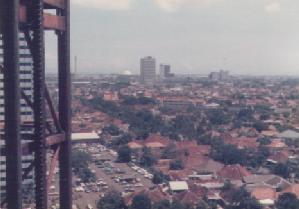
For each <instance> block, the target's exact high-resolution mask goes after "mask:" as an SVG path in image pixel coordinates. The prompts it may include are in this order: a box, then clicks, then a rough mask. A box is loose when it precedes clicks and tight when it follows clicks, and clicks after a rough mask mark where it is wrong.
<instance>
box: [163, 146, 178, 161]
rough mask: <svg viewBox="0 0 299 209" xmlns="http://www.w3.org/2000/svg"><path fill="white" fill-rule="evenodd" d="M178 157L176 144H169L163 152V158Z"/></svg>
mask: <svg viewBox="0 0 299 209" xmlns="http://www.w3.org/2000/svg"><path fill="white" fill-rule="evenodd" d="M175 156H176V146H175V144H174V143H171V144H169V145H168V146H167V147H165V149H164V150H163V152H162V156H161V158H163V159H173V158H175Z"/></svg>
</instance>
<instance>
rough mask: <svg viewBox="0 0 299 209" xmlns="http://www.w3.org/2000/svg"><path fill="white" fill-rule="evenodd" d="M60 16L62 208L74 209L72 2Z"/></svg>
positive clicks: (67, 1) (59, 69) (68, 3)
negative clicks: (71, 70)
mask: <svg viewBox="0 0 299 209" xmlns="http://www.w3.org/2000/svg"><path fill="white" fill-rule="evenodd" d="M64 3H65V7H64V9H63V10H60V11H59V15H62V16H64V17H65V30H64V31H60V32H57V35H58V80H59V84H58V85H59V105H58V106H59V120H60V124H61V127H62V129H63V131H64V132H65V137H66V138H65V139H66V140H65V141H64V142H62V144H61V147H60V153H59V169H60V177H59V188H60V207H61V208H64V209H71V208H72V170H71V162H70V161H71V73H70V1H69V0H65V1H64Z"/></svg>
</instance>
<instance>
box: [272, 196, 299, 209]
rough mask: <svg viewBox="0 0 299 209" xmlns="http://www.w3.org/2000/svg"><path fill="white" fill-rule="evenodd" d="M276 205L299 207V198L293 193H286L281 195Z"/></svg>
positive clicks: (285, 207)
mask: <svg viewBox="0 0 299 209" xmlns="http://www.w3.org/2000/svg"><path fill="white" fill-rule="evenodd" d="M275 205H276V208H277V209H299V200H298V198H297V197H296V195H294V194H292V193H284V194H281V195H279V197H278V200H277V202H276V204H275Z"/></svg>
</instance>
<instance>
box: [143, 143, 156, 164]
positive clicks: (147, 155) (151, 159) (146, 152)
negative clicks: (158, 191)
mask: <svg viewBox="0 0 299 209" xmlns="http://www.w3.org/2000/svg"><path fill="white" fill-rule="evenodd" d="M156 162H157V159H156V157H155V156H154V155H153V153H152V152H151V150H150V149H149V148H147V147H145V148H143V153H142V156H141V158H140V165H142V166H144V167H151V166H153V165H154V164H155V163H156Z"/></svg>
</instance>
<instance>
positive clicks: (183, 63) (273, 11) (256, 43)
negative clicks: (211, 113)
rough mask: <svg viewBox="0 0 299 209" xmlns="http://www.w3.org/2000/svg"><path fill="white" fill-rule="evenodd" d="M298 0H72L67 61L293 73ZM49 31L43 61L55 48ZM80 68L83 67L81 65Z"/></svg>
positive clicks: (108, 68)
mask: <svg viewBox="0 0 299 209" xmlns="http://www.w3.org/2000/svg"><path fill="white" fill-rule="evenodd" d="M298 8H299V1H297V0H288V1H281V0H251V1H235V0H74V1H71V11H72V12H71V62H72V65H73V59H74V56H77V58H78V72H80V71H82V72H83V71H84V72H88V73H94V72H95V73H105V72H109V73H110V72H111V73H121V72H123V71H124V70H130V71H132V73H138V72H139V59H140V58H142V57H144V56H153V57H155V58H156V59H157V63H168V64H170V65H171V66H172V71H173V72H174V73H177V74H178V73H188V74H198V73H200V74H205V73H209V72H211V71H215V70H218V69H227V70H230V71H231V72H232V74H235V73H238V74H248V75H290V76H292V75H298V76H299V61H298V60H299V59H298V58H299V27H298V20H299V13H298ZM46 37H47V40H48V41H47V45H46V49H47V55H46V64H47V69H49V70H51V71H54V70H55V69H56V65H57V63H56V61H55V60H56V57H55V54H56V52H57V49H56V48H55V47H54V46H55V44H53V43H54V41H55V38H54V35H53V34H52V33H50V32H47V33H46ZM83 69H84V70H83Z"/></svg>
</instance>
